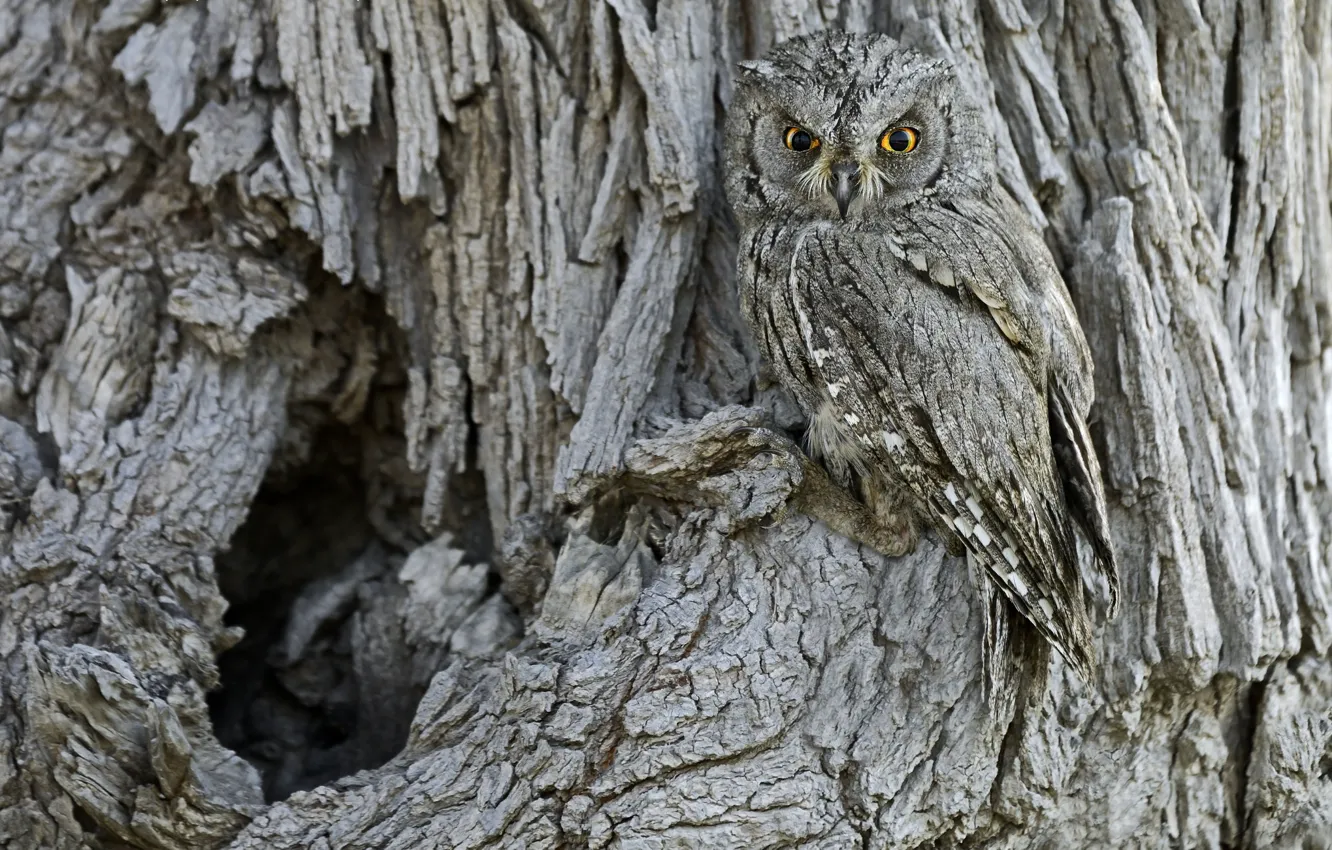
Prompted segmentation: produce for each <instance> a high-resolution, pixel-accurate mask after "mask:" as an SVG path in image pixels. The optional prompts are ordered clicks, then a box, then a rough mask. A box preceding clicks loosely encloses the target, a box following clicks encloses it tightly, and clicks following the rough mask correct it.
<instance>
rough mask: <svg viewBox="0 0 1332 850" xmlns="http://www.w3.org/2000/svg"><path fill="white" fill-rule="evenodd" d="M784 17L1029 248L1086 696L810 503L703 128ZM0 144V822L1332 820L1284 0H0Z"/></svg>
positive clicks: (1301, 169)
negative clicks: (1093, 562) (1086, 617)
mask: <svg viewBox="0 0 1332 850" xmlns="http://www.w3.org/2000/svg"><path fill="white" fill-rule="evenodd" d="M823 27H841V28H846V29H856V30H864V29H873V30H879V31H885V32H889V33H891V34H893V35H895V36H898V37H900V38H902V39H904V40H907V41H910V42H911V43H913V44H915V45H918V46H921V47H923V48H925V49H929V50H932V51H934V52H937V53H941V54H944V55H947V56H949V57H951V58H952V59H953V60H954V62H955V63H956V64H957V65H958V66H959V67H960V68H961V69H962V73H963V76H964V77H965V78H966V80H967V81H968V83H969V84H970V85H971V86H973V87H974V89H975V91H976V92H978V93H979V95H980V96H981V99H982V101H983V102H984V103H986V104H989V105H990V107H991V119H992V121H993V125H994V127H995V129H996V131H997V133H998V137H999V155H1000V162H1001V171H1002V175H1003V179H1004V181H1005V183H1006V184H1007V185H1008V186H1009V188H1010V189H1011V190H1012V191H1013V192H1014V194H1015V195H1016V196H1017V197H1018V198H1019V199H1020V200H1021V202H1022V203H1023V205H1024V207H1025V209H1026V210H1027V211H1028V213H1029V214H1030V215H1031V216H1032V218H1033V220H1035V221H1036V222H1038V223H1039V224H1040V225H1041V226H1042V227H1043V228H1044V232H1045V233H1046V235H1047V237H1048V239H1049V242H1050V244H1051V246H1052V247H1053V248H1054V249H1055V253H1056V257H1057V258H1058V259H1059V260H1060V262H1061V265H1062V267H1063V270H1064V273H1065V276H1066V278H1067V280H1068V282H1069V286H1070V289H1071V290H1072V292H1073V295H1074V299H1075V301H1076V303H1077V307H1078V310H1079V313H1080V315H1081V318H1082V322H1083V325H1084V327H1085V329H1086V331H1087V334H1088V338H1089V340H1090V342H1091V345H1092V349H1093V351H1094V354H1095V358H1096V368H1097V372H1096V387H1097V394H1098V401H1097V406H1096V411H1095V417H1096V422H1095V425H1094V431H1095V435H1096V439H1097V440H1098V447H1099V449H1100V452H1101V459H1102V463H1103V466H1104V468H1105V470H1106V476H1107V485H1108V489H1109V491H1110V497H1111V511H1112V520H1113V525H1114V539H1115V543H1116V546H1117V549H1118V552H1119V555H1120V560H1121V564H1122V565H1123V570H1124V574H1125V587H1124V602H1125V604H1124V606H1123V608H1124V610H1123V613H1122V614H1121V616H1120V617H1119V618H1118V619H1117V620H1115V621H1114V622H1112V623H1109V624H1105V625H1104V626H1103V630H1102V645H1103V658H1104V661H1103V675H1102V679H1101V681H1099V682H1097V683H1096V686H1095V687H1094V688H1090V689H1089V688H1084V687H1082V686H1080V685H1079V684H1078V683H1077V682H1076V681H1075V680H1074V679H1073V678H1072V677H1071V676H1070V675H1069V674H1068V672H1067V671H1066V670H1065V669H1064V668H1063V667H1062V666H1061V665H1060V663H1059V662H1058V660H1057V659H1056V660H1055V661H1053V662H1052V666H1051V668H1050V670H1049V676H1050V687H1049V691H1048V693H1047V694H1045V695H1043V696H1040V697H1039V698H1036V697H1032V698H1026V699H1013V698H1009V699H1003V700H1000V701H999V702H998V703H997V704H995V705H988V704H987V702H986V700H985V699H984V695H983V694H982V692H981V684H980V683H981V670H980V663H981V661H980V659H981V653H980V646H981V641H982V629H983V620H984V618H983V617H982V611H981V608H980V603H979V602H978V601H977V594H976V592H975V590H974V588H973V585H972V583H971V578H970V576H968V574H967V569H966V565H965V563H964V562H963V561H960V560H958V559H956V558H952V557H950V556H948V555H947V554H946V553H945V552H944V551H943V550H942V549H941V548H940V547H939V545H938V544H937V542H936V541H934V540H932V539H930V538H926V539H924V540H923V541H922V544H921V547H920V548H919V550H918V551H916V552H915V553H914V554H911V555H908V556H906V557H902V558H897V559H885V558H883V557H881V556H879V555H877V554H875V553H874V552H872V551H870V550H869V549H867V548H865V547H862V546H859V545H857V544H855V543H853V542H850V541H849V540H848V539H847V538H844V537H842V536H839V535H838V534H836V533H834V532H832V531H830V530H829V528H828V526H827V525H825V524H824V523H823V522H820V521H818V520H815V519H811V518H810V515H815V516H818V515H820V511H819V510H818V507H819V505H820V504H822V503H823V502H825V501H826V499H821V498H820V497H817V494H814V495H811V483H810V482H811V478H810V474H809V473H810V470H809V468H808V467H807V466H806V465H804V464H802V463H801V462H800V461H799V458H798V456H797V455H796V454H794V453H793V452H792V450H791V443H790V441H789V440H787V439H786V437H785V436H784V435H783V434H782V433H781V432H780V429H783V428H786V429H795V428H798V426H799V422H798V421H797V416H796V415H795V413H794V411H793V408H792V407H791V405H790V404H789V401H788V400H786V399H783V398H782V397H781V396H780V394H778V393H777V392H775V391H774V390H773V389H771V388H767V387H766V386H765V385H764V384H763V383H762V382H761V381H756V380H755V378H756V376H757V375H758V367H759V364H758V363H757V362H756V358H755V356H754V353H753V348H752V345H751V343H750V342H749V340H748V339H746V337H745V335H744V332H743V330H742V323H741V321H740V318H739V316H738V312H737V306H736V303H735V291H734V281H733V263H734V245H733V236H732V229H731V225H730V223H729V216H728V214H727V213H726V211H725V208H724V202H723V199H722V196H721V192H720V184H719V162H718V160H719V128H720V126H721V120H722V116H723V115H724V114H725V109H726V107H727V103H728V101H729V97H730V91H731V79H732V69H733V67H734V63H735V62H736V61H738V60H740V59H743V58H748V57H752V56H755V55H757V54H759V53H761V52H762V51H763V50H765V49H766V48H767V46H768V45H770V44H771V43H772V42H773V41H774V40H775V39H781V38H786V37H789V36H792V35H796V34H799V33H802V32H807V31H810V30H813V29H818V28H823ZM0 127H2V128H3V135H2V136H0V219H2V220H3V228H2V229H0V330H2V333H0V520H2V522H0V550H2V551H3V558H2V559H0V594H3V595H4V603H3V607H0V845H3V846H5V847H8V848H15V850H38V848H40V850H51V848H56V850H66V848H82V847H93V848H143V849H144V850H167V848H172V850H174V848H187V847H188V848H232V850H248V849H249V848H254V850H258V848H293V849H294V848H316V849H317V850H334V849H335V848H367V850H368V848H391V849H392V850H399V848H402V850H406V848H432V847H438V848H482V847H496V848H498V847H511V848H541V847H551V848H554V847H589V848H644V850H650V849H651V848H663V850H664V848H685V847H711V848H722V847H746V848H751V847H752V848H762V847H770V848H776V847H811V848H828V850H831V848H844V847H866V848H917V847H922V848H924V847H931V848H943V847H956V846H966V847H985V848H1055V847H1057V848H1061V850H1063V848H1106V847H1172V848H1254V850H1257V849H1258V848H1269V847H1291V848H1300V847H1325V846H1328V845H1329V842H1332V663H1330V662H1329V659H1328V651H1329V645H1330V644H1332V528H1329V527H1328V526H1329V521H1330V519H1332V494H1330V493H1329V481H1332V426H1330V424H1329V417H1332V354H1330V353H1329V350H1330V349H1332V304H1330V303H1329V302H1330V301H1332V197H1330V195H1329V189H1330V187H1332V4H1329V3H1326V2H1323V0H1136V2H1130V0H1025V2H1024V0H894V1H893V2H890V0H770V2H763V0H365V2H355V0H197V1H196V2H159V1H158V0H109V2H98V0H7V2H5V3H4V4H3V6H0ZM816 489H817V488H816ZM825 495H826V494H825ZM834 524H835V522H834Z"/></svg>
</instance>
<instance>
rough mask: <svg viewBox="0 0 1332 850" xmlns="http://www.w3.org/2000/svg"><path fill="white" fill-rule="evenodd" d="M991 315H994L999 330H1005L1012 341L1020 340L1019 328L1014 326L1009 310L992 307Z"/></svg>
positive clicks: (1005, 334)
mask: <svg viewBox="0 0 1332 850" xmlns="http://www.w3.org/2000/svg"><path fill="white" fill-rule="evenodd" d="M990 315H991V316H993V317H994V323H995V324H996V325H998V326H999V330H1001V331H1003V333H1004V336H1006V337H1008V339H1009V341H1010V342H1017V341H1018V335H1017V330H1016V329H1015V328H1014V327H1013V322H1012V321H1011V320H1010V318H1009V315H1008V311H1007V310H996V309H995V308H994V307H991V308H990Z"/></svg>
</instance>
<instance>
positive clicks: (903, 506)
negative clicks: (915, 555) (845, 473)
mask: <svg viewBox="0 0 1332 850" xmlns="http://www.w3.org/2000/svg"><path fill="white" fill-rule="evenodd" d="M860 496H861V499H862V500H863V501H864V503H865V506H866V507H867V508H869V512H870V513H871V514H872V515H873V516H874V520H875V522H876V523H877V524H878V525H879V527H880V528H881V529H882V533H883V534H884V535H885V536H886V537H887V538H888V539H889V540H891V541H893V544H895V545H896V546H897V547H898V548H899V549H900V551H899V552H897V553H896V554H905V553H907V552H912V551H914V550H915V548H916V543H917V542H918V540H919V539H920V531H919V529H918V528H917V526H916V518H915V514H914V513H913V512H912V510H911V504H910V502H908V500H907V499H906V498H905V494H904V493H903V492H902V490H901V489H900V488H899V487H897V486H895V485H893V484H892V483H891V482H889V481H888V480H887V479H885V478H884V477H883V476H882V475H872V476H870V477H868V478H862V479H861V481H860ZM880 551H883V550H880ZM884 554H889V553H888V552H886V551H885V552H884Z"/></svg>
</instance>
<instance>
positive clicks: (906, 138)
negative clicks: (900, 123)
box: [879, 127, 920, 153]
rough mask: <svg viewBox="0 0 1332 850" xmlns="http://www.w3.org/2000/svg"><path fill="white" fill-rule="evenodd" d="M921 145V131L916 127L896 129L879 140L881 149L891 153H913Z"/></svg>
mask: <svg viewBox="0 0 1332 850" xmlns="http://www.w3.org/2000/svg"><path fill="white" fill-rule="evenodd" d="M918 144H920V131H919V130H916V129H915V128H914V127H894V128H893V129H891V130H889V131H888V132H886V133H884V134H883V136H882V137H881V138H880V139H879V147H881V148H883V149H884V150H886V151H888V152H889V153H911V152H912V151H914V150H915V149H916V145H918Z"/></svg>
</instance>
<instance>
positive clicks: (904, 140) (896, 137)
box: [888, 130, 911, 153]
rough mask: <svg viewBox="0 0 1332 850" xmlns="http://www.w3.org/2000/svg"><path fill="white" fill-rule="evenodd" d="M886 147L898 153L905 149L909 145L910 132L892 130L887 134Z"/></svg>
mask: <svg viewBox="0 0 1332 850" xmlns="http://www.w3.org/2000/svg"><path fill="white" fill-rule="evenodd" d="M888 147H890V148H892V149H893V150H895V151H897V152H899V153H900V152H902V151H904V150H906V149H907V148H909V147H911V134H910V133H908V132H907V131H906V130H894V131H893V132H892V134H891V135H890V136H888Z"/></svg>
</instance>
